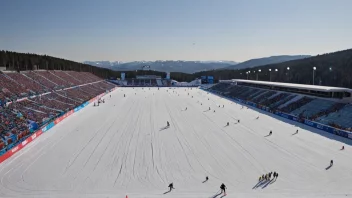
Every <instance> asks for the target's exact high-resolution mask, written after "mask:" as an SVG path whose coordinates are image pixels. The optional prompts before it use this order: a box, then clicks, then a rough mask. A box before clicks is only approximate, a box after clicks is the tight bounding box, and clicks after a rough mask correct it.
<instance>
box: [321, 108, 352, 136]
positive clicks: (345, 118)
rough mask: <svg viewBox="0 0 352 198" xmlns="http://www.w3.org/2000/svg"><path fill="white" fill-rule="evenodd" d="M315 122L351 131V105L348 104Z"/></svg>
mask: <svg viewBox="0 0 352 198" xmlns="http://www.w3.org/2000/svg"><path fill="white" fill-rule="evenodd" d="M316 121H318V122H321V123H323V124H328V125H331V126H334V127H338V128H342V129H347V130H350V131H351V128H352V104H348V105H346V106H344V107H343V108H341V109H340V110H336V111H335V112H332V113H330V114H328V115H324V116H322V117H319V118H317V119H316Z"/></svg>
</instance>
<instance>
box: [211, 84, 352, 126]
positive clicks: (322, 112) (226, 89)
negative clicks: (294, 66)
mask: <svg viewBox="0 0 352 198" xmlns="http://www.w3.org/2000/svg"><path fill="white" fill-rule="evenodd" d="M209 90H210V91H212V92H216V93H218V94H221V95H224V96H226V97H230V98H235V99H240V100H242V101H245V102H247V103H251V104H255V105H256V106H257V107H259V108H261V109H267V110H268V111H270V112H284V113H286V114H289V115H292V116H294V117H297V118H299V119H300V120H304V119H307V120H311V121H316V122H319V123H321V124H325V125H329V126H331V127H335V128H338V129H343V130H347V131H351V128H352V122H351V120H352V113H351V112H352V111H351V110H352V106H351V105H350V104H348V103H351V102H352V97H351V95H352V90H350V89H347V88H338V87H325V86H311V85H301V84H299V85H298V84H289V83H275V82H262V81H250V80H237V79H234V80H224V81H221V82H220V83H218V84H216V85H214V86H212V87H211V88H210V89H209Z"/></svg>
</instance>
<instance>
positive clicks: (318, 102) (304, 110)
mask: <svg viewBox="0 0 352 198" xmlns="http://www.w3.org/2000/svg"><path fill="white" fill-rule="evenodd" d="M334 104H335V102H332V101H329V100H322V99H315V100H313V101H311V102H309V103H307V104H305V105H303V106H301V107H300V108H297V109H296V110H294V111H292V112H291V114H293V115H295V116H300V117H304V118H309V119H311V118H312V116H314V115H316V114H318V113H320V112H324V111H326V110H328V109H329V108H330V107H332V106H333V105H334Z"/></svg>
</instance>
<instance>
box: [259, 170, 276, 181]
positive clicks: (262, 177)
mask: <svg viewBox="0 0 352 198" xmlns="http://www.w3.org/2000/svg"><path fill="white" fill-rule="evenodd" d="M271 176H273V179H276V178H278V177H279V173H277V172H274V173H273V172H270V173H267V174H265V175H264V174H263V175H262V176H260V177H259V181H260V182H261V181H268V180H271Z"/></svg>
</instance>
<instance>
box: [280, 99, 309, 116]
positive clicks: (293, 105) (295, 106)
mask: <svg viewBox="0 0 352 198" xmlns="http://www.w3.org/2000/svg"><path fill="white" fill-rule="evenodd" d="M313 100H314V98H310V97H303V98H301V99H300V100H297V101H295V102H293V103H290V104H288V105H287V106H285V107H283V108H281V111H283V112H286V113H291V112H292V111H294V110H296V109H298V108H300V107H302V106H303V105H305V104H307V103H309V102H311V101H313Z"/></svg>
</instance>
